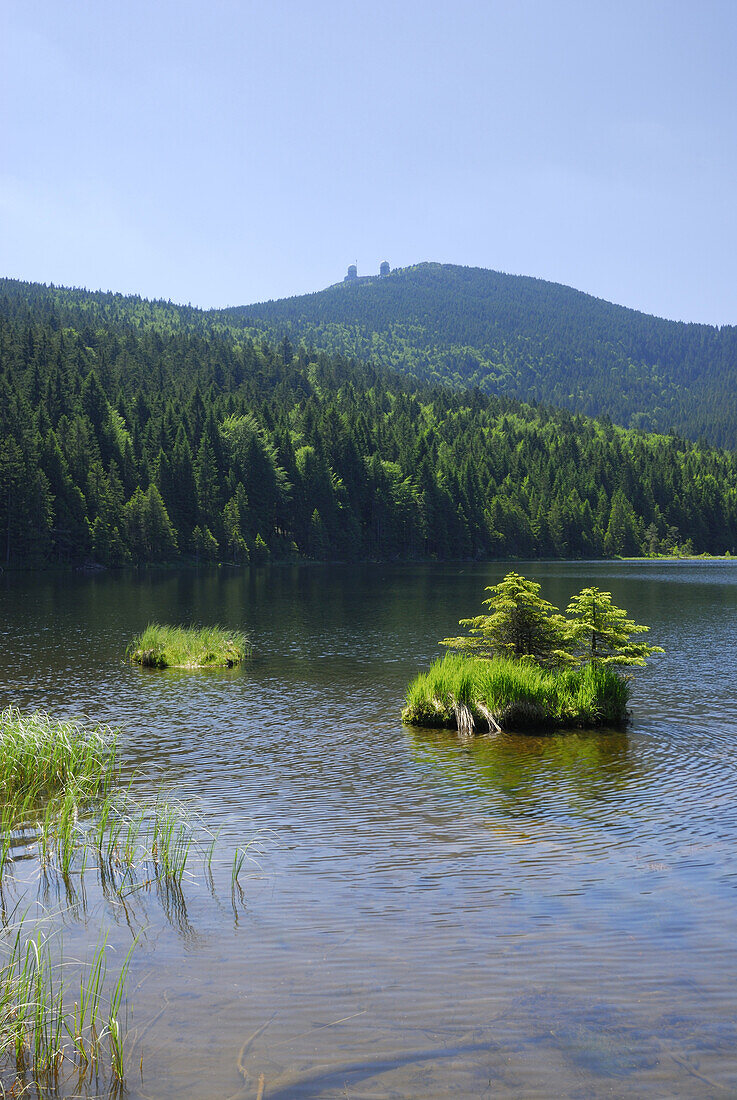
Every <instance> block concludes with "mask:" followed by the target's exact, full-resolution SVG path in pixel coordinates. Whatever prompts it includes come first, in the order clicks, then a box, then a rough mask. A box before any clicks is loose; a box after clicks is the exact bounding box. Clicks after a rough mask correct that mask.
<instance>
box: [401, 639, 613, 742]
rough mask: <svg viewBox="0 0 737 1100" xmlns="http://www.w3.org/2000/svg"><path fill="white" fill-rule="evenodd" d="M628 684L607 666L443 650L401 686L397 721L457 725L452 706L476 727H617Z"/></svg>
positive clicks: (532, 728)
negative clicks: (565, 665) (547, 665)
mask: <svg viewBox="0 0 737 1100" xmlns="http://www.w3.org/2000/svg"><path fill="white" fill-rule="evenodd" d="M628 698H629V685H628V683H627V681H626V680H625V679H624V678H623V677H622V676H620V675H619V674H618V673H617V672H615V671H614V670H613V669H611V668H607V667H604V668H601V667H594V666H593V665H585V666H584V667H583V668H580V669H565V670H561V671H553V670H549V669H543V668H540V667H539V666H538V665H535V664H532V663H531V662H530V663H528V662H526V661H512V660H509V659H507V658H504V657H496V658H494V659H492V660H483V659H480V658H476V657H466V656H459V655H454V654H447V655H446V656H445V657H442V658H440V659H439V660H437V661H436V662H435V664H434V665H433V666H432V667H431V668H430V669H429V671H428V672H426V673H420V675H419V676H417V677H416V678H415V679H414V680H413V681H412V683H411V684H410V685H409V688H408V689H407V705H406V707H405V709H404V711H403V713H402V719H403V720H404V721H405V722H408V723H410V724H412V725H417V726H446V727H450V728H453V727H455V726H457V725H458V719H457V713H458V709H459V707H458V704H461V705H462V706H465V707H468V709H469V710H470V712H471V715H472V717H473V721H474V724H475V725H476V726H477V727H479V726H480V727H482V728H486V727H488V726H489V725H490V724H491V723H490V721H489V718H490V717H491V719H492V720H493V722H494V723H495V724H497V725H498V726H499V727H501V728H502V729H504V730H516V731H523V732H524V731H528V730H536V729H541V728H555V727H563V726H581V727H586V726H599V725H617V724H619V723H621V722H622V721H624V719H625V717H626V714H627V701H628Z"/></svg>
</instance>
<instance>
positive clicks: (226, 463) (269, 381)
mask: <svg viewBox="0 0 737 1100" xmlns="http://www.w3.org/2000/svg"><path fill="white" fill-rule="evenodd" d="M3 291H5V292H4V293H3ZM736 475H737V460H736V459H735V455H734V454H732V453H727V452H722V451H716V450H712V449H709V448H706V447H699V446H697V445H696V444H694V443H691V442H687V441H685V440H683V439H680V438H677V437H675V436H667V437H666V436H662V435H661V436H646V435H644V434H643V433H641V432H637V431H625V430H622V429H619V428H615V427H613V426H612V425H611V423H610V422H608V421H607V420H602V421H594V420H591V419H587V418H585V417H583V416H579V415H572V414H570V413H568V412H565V411H563V412H561V411H556V410H552V409H549V408H542V407H541V408H534V407H531V406H529V405H523V404H520V403H519V402H517V401H514V400H512V399H510V398H508V397H495V396H490V395H487V394H483V393H480V392H478V391H468V390H453V389H451V388H449V387H448V386H440V385H431V384H429V383H427V382H421V381H417V380H414V379H411V378H408V377H407V376H406V375H401V374H398V373H395V372H391V371H388V370H386V369H383V368H378V367H375V366H372V365H368V364H363V363H358V362H355V361H352V360H349V359H347V358H345V357H344V356H341V355H338V354H326V353H313V352H308V351H307V350H305V349H304V348H297V347H296V345H294V344H292V343H290V342H289V341H288V340H283V341H282V342H281V343H279V344H272V343H269V342H264V343H261V342H260V341H257V342H253V341H252V340H251V339H250V338H249V337H248V336H247V335H245V334H244V333H243V332H242V331H239V330H238V329H237V326H236V327H230V326H229V325H227V324H225V323H222V322H221V321H220V320H219V319H218V318H217V317H214V316H213V315H206V316H204V317H203V315H202V314H200V313H199V312H198V311H196V310H189V309H183V310H182V309H179V308H178V307H174V306H171V305H170V304H169V303H147V302H142V301H141V300H140V299H125V298H122V297H120V296H116V295H87V294H85V293H83V292H75V291H54V290H51V289H47V288H28V293H27V294H26V296H25V298H24V296H23V293H22V284H11V283H6V284H5V286H4V288H0V562H2V563H3V564H6V565H33V564H43V563H80V562H84V561H97V562H99V563H101V564H106V565H119V564H123V563H125V562H134V563H139V562H148V561H164V560H174V559H176V558H177V557H179V556H180V555H189V556H192V557H195V558H198V559H200V560H208V561H218V560H219V561H228V562H236V563H237V562H243V561H247V560H249V559H250V560H251V561H255V562H258V561H264V560H267V559H268V558H269V557H272V558H283V559H286V558H290V557H292V558H297V557H303V558H314V559H326V558H341V559H347V560H351V559H357V558H381V559H393V558H418V557H423V558H424V557H487V556H492V557H493V556H535V555H545V556H551V555H552V556H559V557H575V556H581V555H586V556H590V555H591V556H596V555H602V554H634V553H640V552H644V553H651V552H652V553H657V552H659V551H663V550H672V549H678V548H681V549H686V550H690V549H693V550H694V551H696V552H702V551H712V552H717V553H722V552H724V551H726V550H729V551H730V552H734V550H735V547H736V546H737V490H736V489H735V485H736V484H737V477H736Z"/></svg>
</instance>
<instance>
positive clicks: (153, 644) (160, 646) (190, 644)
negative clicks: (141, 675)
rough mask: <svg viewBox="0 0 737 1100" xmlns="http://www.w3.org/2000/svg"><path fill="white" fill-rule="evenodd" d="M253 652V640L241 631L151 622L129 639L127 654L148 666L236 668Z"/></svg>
mask: <svg viewBox="0 0 737 1100" xmlns="http://www.w3.org/2000/svg"><path fill="white" fill-rule="evenodd" d="M250 652H251V643H250V641H249V639H248V637H247V635H245V634H243V633H242V632H240V631H235V630H223V629H222V628H221V627H219V626H206V627H194V626H192V627H183V626H164V625H162V624H161V623H149V624H148V626H147V627H146V629H145V630H144V631H143V633H142V634H139V635H137V636H136V637H135V638H134V639H133V641H132V642H131V643H130V645H129V646H128V650H127V656H128V659H129V660H130V661H132V662H133V663H134V664H138V665H143V666H144V667H145V668H233V666H234V665H238V664H240V663H241V662H242V661H244V660H245V659H246V657H248V656H249V655H250Z"/></svg>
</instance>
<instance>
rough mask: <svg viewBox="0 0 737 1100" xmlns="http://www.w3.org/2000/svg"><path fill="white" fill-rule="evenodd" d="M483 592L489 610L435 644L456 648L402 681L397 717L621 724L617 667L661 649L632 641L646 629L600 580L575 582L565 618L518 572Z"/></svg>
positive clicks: (434, 721)
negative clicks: (403, 698) (403, 701)
mask: <svg viewBox="0 0 737 1100" xmlns="http://www.w3.org/2000/svg"><path fill="white" fill-rule="evenodd" d="M486 591H487V592H490V593H491V595H490V597H489V599H487V600H485V601H484V606H486V607H488V608H489V614H484V615H478V616H476V617H475V618H473V619H461V620H460V625H461V626H463V627H466V628H467V629H468V633H467V634H466V635H463V636H461V637H457V638H444V639H443V640H442V642H441V645H445V646H448V647H449V648H450V649H451V650H455V651H456V652H455V653H449V654H446V656H445V657H443V658H441V659H439V660H438V661H436V662H435V664H434V665H433V666H432V667H431V668H430V670H429V671H428V672H425V673H420V675H419V676H417V677H416V678H415V679H414V680H413V681H412V683H411V684H410V685H409V688H408V689H407V705H406V707H405V709H404V711H403V712H402V720H403V721H404V722H407V723H409V724H410V725H416V726H443V727H447V728H451V729H458V731H459V733H461V734H465V735H469V734H472V733H474V732H476V731H477V730H482V731H485V730H489V731H492V732H496V733H502V732H505V731H509V732H518V733H525V732H538V731H541V730H545V729H560V728H566V727H568V728H570V727H579V728H591V727H595V726H621V725H623V724H624V723H625V722H626V720H627V703H628V700H629V688H630V685H629V680H628V679H627V678H626V677H625V676H624V675H623V674H622V672H621V671H620V669H622V668H624V667H627V666H632V665H644V664H645V658H646V657H649V656H651V655H652V654H655V653H662V652H663V650H662V649H661V648H660V647H659V646H653V645H647V644H646V643H645V642H639V641H632V640H631V638H632V635H633V634H641V633H644V632H645V631H647V630H648V629H649V628H648V627H646V626H640V625H638V624H636V623H635V622H633V621H632V620H631V619H628V618H627V612H626V611H624V610H623V609H622V608H619V607H616V605H615V604H613V603H612V596H611V593H610V592H603V591H602V590H601V589H599V588H584V589H582V591H581V592H579V594H578V595H577V596H574V597H573V598H572V599H571V601H570V603H569V605H568V608H567V610H566V616H565V617H564V616H563V615H561V614H560V612H559V611H558V609H557V608H555V607H554V606H553V605H552V604H550V603H548V602H547V601H546V600H543V599H541V597H540V594H539V593H540V585H539V584H535V583H534V582H533V581H529V580H527V579H526V578H525V577H522V576H520V575H519V574H518V573H508V574H507V575H506V577H505V578H504V580H503V581H502V582H501V583H500V584H498V585H493V586H491V587H488V588H487V589H486Z"/></svg>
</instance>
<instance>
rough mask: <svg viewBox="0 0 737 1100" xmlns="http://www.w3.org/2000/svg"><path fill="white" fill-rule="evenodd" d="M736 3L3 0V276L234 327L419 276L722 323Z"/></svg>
mask: <svg viewBox="0 0 737 1100" xmlns="http://www.w3.org/2000/svg"><path fill="white" fill-rule="evenodd" d="M735 57H737V4H735V3H734V2H733V0H724V2H722V0H718V2H717V0H711V2H710V0H699V2H698V3H697V2H696V0H689V2H681V0H663V2H661V0H638V2H637V3H630V2H629V0H611V2H603V0H601V2H596V0H585V2H578V0H575V2H573V0H514V2H513V0H505V2H504V3H497V2H495V0H474V2H469V0H454V2H452V3H451V2H434V0H423V2H414V0H393V2H385V0H371V3H368V2H365V0H364V2H359V0H289V2H284V0H260V2H259V3H253V2H250V0H242V2H235V0H210V2H209V3H205V2H204V0H203V2H199V0H197V2H193V0H176V2H171V0H153V2H152V0H145V2H143V0H124V2H122V3H119V4H107V3H100V0H93V2H83V0H64V2H63V3H61V2H59V0H53V2H51V0H6V3H5V5H4V11H3V16H2V32H1V33H0V125H1V127H2V135H3V136H2V152H0V274H4V275H9V276H14V277H18V278H23V279H30V280H37V281H41V282H55V283H61V284H66V285H75V286H86V287H91V288H93V289H97V288H103V289H112V290H120V291H124V292H130V293H140V294H142V295H144V296H146V297H163V298H172V299H173V300H175V301H181V302H188V301H191V302H192V303H193V304H196V305H201V306H213V305H235V304H238V303H246V302H252V301H258V300H262V299H266V298H272V297H282V296H285V295H289V294H296V293H303V292H306V291H311V290H317V289H320V288H321V287H323V286H326V285H328V284H329V283H332V282H336V281H337V280H339V279H340V278H342V276H343V274H344V273H345V269H346V267H347V265H348V264H349V263H351V262H354V261H357V262H358V266H359V273H362V274H369V273H371V272H373V271H375V270H378V265H379V263H380V261H381V260H383V259H388V260H389V261H390V263H391V264H392V266H393V267H395V266H404V265H407V264H411V263H416V262H419V261H421V260H437V261H441V262H446V263H459V264H471V265H477V266H480V267H489V268H495V269H497V270H502V271H509V272H514V273H518V274H525V275H536V276H539V277H541V278H546V279H552V280H554V281H557V282H563V283H567V284H569V285H571V286H575V287H578V288H580V289H582V290H586V291H588V292H590V293H592V294H596V295H598V296H600V297H603V298H608V299H609V300H612V301H616V302H622V303H624V304H625V305H630V306H634V307H636V308H640V309H643V310H645V311H646V312H650V313H657V314H659V315H661V316H667V317H674V318H679V319H683V320H694V321H709V322H712V323H716V324H724V323H737V213H736V209H737V140H736V138H737V122H736V118H737V65H735V63H734V59H735Z"/></svg>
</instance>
